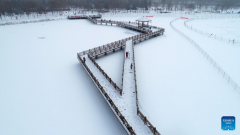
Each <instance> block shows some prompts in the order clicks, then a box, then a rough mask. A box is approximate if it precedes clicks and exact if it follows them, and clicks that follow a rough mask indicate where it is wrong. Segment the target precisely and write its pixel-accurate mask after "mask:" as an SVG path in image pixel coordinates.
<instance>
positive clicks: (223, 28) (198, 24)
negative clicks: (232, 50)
mask: <svg viewBox="0 0 240 135" xmlns="http://www.w3.org/2000/svg"><path fill="white" fill-rule="evenodd" d="M239 24H240V18H238V19H236V18H229V19H226V18H223V19H221V18H219V19H199V20H194V21H190V22H189V23H188V25H189V26H191V27H192V28H193V29H197V30H198V31H202V32H204V33H208V36H211V34H212V37H213V38H214V37H215V35H216V36H217V38H218V39H220V38H224V39H231V40H232V39H235V41H236V42H240V26H239Z"/></svg>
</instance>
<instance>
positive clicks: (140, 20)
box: [136, 17, 152, 27]
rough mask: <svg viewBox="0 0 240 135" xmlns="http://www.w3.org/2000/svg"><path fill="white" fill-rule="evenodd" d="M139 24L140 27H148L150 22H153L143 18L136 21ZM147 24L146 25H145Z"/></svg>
mask: <svg viewBox="0 0 240 135" xmlns="http://www.w3.org/2000/svg"><path fill="white" fill-rule="evenodd" d="M136 21H137V23H138V27H148V26H149V22H151V21H152V20H150V19H148V18H146V17H142V18H139V19H137V20H136ZM145 23H146V24H145Z"/></svg>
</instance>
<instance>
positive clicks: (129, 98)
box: [122, 40, 152, 135]
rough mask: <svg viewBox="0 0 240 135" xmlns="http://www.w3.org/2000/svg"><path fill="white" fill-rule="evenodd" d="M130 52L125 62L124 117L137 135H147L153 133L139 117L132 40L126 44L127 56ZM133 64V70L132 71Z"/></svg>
mask: <svg viewBox="0 0 240 135" xmlns="http://www.w3.org/2000/svg"><path fill="white" fill-rule="evenodd" d="M126 52H128V58H125V62H124V78H123V94H122V99H123V108H124V110H123V111H122V113H123V115H124V116H127V117H126V119H127V121H128V122H129V124H130V125H132V127H133V130H134V131H135V132H136V134H139V135H147V134H152V132H151V131H150V130H149V129H148V128H147V126H145V125H144V123H143V121H142V120H141V119H140V118H139V116H138V115H137V106H136V94H137V93H136V91H135V78H134V67H133V66H134V64H133V44H132V40H130V41H127V42H126V48H125V54H126ZM131 64H132V69H131Z"/></svg>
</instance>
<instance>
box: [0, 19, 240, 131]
mask: <svg viewBox="0 0 240 135" xmlns="http://www.w3.org/2000/svg"><path fill="white" fill-rule="evenodd" d="M138 18H140V16H135V17H134V16H133V17H117V16H113V17H112V16H110V15H108V16H107V17H103V19H111V20H119V21H135V20H136V19H138ZM175 18H176V17H169V16H162V17H161V16H159V17H153V18H152V20H153V21H152V25H154V26H159V27H163V28H165V31H166V32H165V34H164V35H163V36H160V37H157V38H153V39H150V40H147V41H144V42H142V43H140V44H137V45H136V46H135V58H136V70H137V84H138V94H139V100H140V106H141V110H142V112H143V113H144V115H146V116H147V117H148V119H149V120H150V122H152V124H153V125H154V126H156V127H157V130H158V131H159V132H160V133H161V134H162V135H175V134H178V135H193V134H194V135H202V134H205V135H212V134H218V135H239V134H240V130H238V129H239V128H240V126H239V125H238V124H237V125H236V126H237V127H236V130H235V131H233V132H224V131H222V130H221V117H222V116H235V117H236V119H238V118H239V117H240V108H239V106H240V96H239V95H238V94H237V93H236V92H235V91H234V90H233V89H232V87H231V86H230V85H229V84H228V83H227V81H226V80H225V79H223V78H222V77H221V75H220V74H219V73H218V71H217V70H216V69H215V68H214V67H213V66H212V64H211V63H210V62H209V61H208V60H207V59H206V58H205V57H204V56H203V55H202V54H201V53H200V52H199V51H198V50H197V49H196V48H195V47H194V46H193V45H192V44H191V43H190V42H188V41H187V40H186V39H185V38H183V37H182V36H181V35H179V34H178V33H176V32H175V31H174V30H173V29H172V28H171V27H170V24H169V23H170V21H172V20H173V19H175ZM206 21H207V20H206ZM193 22H194V21H193ZM173 25H174V26H176V27H177V28H179V29H181V30H182V31H183V32H185V33H186V34H187V35H189V36H192V38H193V39H194V40H196V42H197V43H199V44H200V45H202V47H203V49H206V51H208V52H209V54H211V55H212V56H213V58H214V59H215V60H217V61H218V62H219V63H220V64H221V66H223V67H224V68H225V70H226V71H228V73H229V74H230V75H232V76H233V77H234V78H235V80H238V82H239V76H238V75H239V74H240V72H239V70H237V69H239V68H238V67H239V64H238V63H239V62H238V61H237V60H239V57H238V56H239V55H237V54H240V52H239V49H235V48H237V47H235V46H234V47H230V46H227V45H226V46H224V43H221V46H222V47H219V48H218V47H216V46H215V42H217V41H210V40H213V39H205V38H206V37H201V36H202V35H197V34H198V33H194V31H191V30H189V29H187V28H185V27H184V25H183V20H179V21H176V22H174V23H173ZM135 34H137V32H134V31H131V30H128V29H123V28H119V27H115V26H112V27H111V26H104V25H103V26H101V25H95V24H93V23H91V22H90V21H88V20H62V21H54V22H42V23H34V24H22V25H12V26H3V27H0V37H1V45H0V56H1V57H0V61H1V64H0V67H1V68H0V69H1V70H0V74H1V76H0V88H1V89H0V107H1V109H2V110H3V111H0V134H3V135H8V134H18V135H32V134H59V135H66V134H71V135H76V134H99V135H112V134H115V135H118V134H119V135H123V134H126V132H125V131H124V129H123V128H122V126H121V124H120V123H119V121H118V120H117V119H116V117H115V116H114V114H113V112H112V111H111V109H110V108H109V107H108V105H107V104H106V102H105V101H104V99H103V97H102V95H101V94H100V93H99V92H98V90H97V88H96V86H94V85H93V82H92V81H91V79H90V78H89V76H88V75H87V73H86V72H85V70H84V69H83V67H82V66H81V65H80V64H79V62H78V60H77V58H76V55H77V52H80V51H83V50H87V49H90V48H93V47H98V46H100V45H105V44H107V43H110V42H113V41H116V40H119V39H123V38H126V37H130V36H133V35H135ZM195 34H196V35H195ZM208 42H214V43H213V44H214V45H211V46H207V45H208V44H207V43H208ZM224 50H227V52H225V53H224V57H225V56H226V59H224V58H223V56H221V55H220V54H223V52H224ZM233 50H235V51H233ZM123 54H124V53H123V50H122V51H117V52H115V53H111V54H108V56H103V57H100V58H99V59H97V60H96V62H97V63H99V65H100V66H101V67H102V69H103V70H105V71H106V73H108V75H109V76H110V77H112V78H113V80H114V81H115V82H116V83H117V84H118V85H119V86H121V83H122V82H121V79H122V78H121V75H122V64H123ZM229 54H231V55H229ZM226 61H228V63H226Z"/></svg>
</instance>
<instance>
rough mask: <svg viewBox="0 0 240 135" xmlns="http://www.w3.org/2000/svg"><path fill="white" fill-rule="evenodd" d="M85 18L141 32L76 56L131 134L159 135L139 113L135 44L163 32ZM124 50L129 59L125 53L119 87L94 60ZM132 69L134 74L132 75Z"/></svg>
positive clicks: (97, 22) (123, 23) (117, 22)
mask: <svg viewBox="0 0 240 135" xmlns="http://www.w3.org/2000/svg"><path fill="white" fill-rule="evenodd" d="M86 18H87V19H88V20H89V21H91V22H93V23H94V24H100V25H104V24H105V25H111V26H113V25H115V26H119V27H123V28H127V29H131V30H134V31H138V32H141V34H138V35H136V36H132V37H128V38H125V39H121V40H118V41H115V42H112V43H109V44H106V45H102V46H99V47H96V48H92V49H89V50H86V51H83V52H80V53H78V54H77V57H78V59H79V61H80V63H81V64H82V65H83V67H84V69H85V70H86V71H87V73H88V74H89V76H90V78H91V79H92V80H93V82H94V84H95V85H96V86H97V88H98V89H99V92H100V93H101V94H102V96H103V97H104V99H105V100H106V102H107V103H108V105H109V106H110V108H111V109H112V111H113V112H114V114H115V115H116V117H117V118H118V120H119V121H120V123H121V124H122V125H123V127H124V129H125V130H126V132H127V133H128V134H129V135H136V134H138V135H140V134H143V135H145V134H153V135H160V133H159V132H158V131H157V129H156V127H154V126H153V125H152V124H151V123H150V122H149V120H148V119H147V118H146V117H145V116H144V115H143V113H142V112H141V111H140V110H139V106H138V92H137V80H136V67H135V56H134V45H136V44H137V43H140V42H142V41H145V40H148V39H151V38H153V37H157V36H160V35H163V33H164V29H163V28H159V27H155V26H151V27H152V28H153V30H150V29H148V28H141V27H137V26H136V24H135V23H132V22H120V21H109V20H96V19H95V18H92V17H91V16H86ZM123 48H124V50H125V52H126V51H128V52H130V59H128V58H126V57H125V54H124V62H123V73H122V86H121V88H120V87H119V86H117V85H116V83H115V82H113V80H112V79H111V78H110V77H109V76H108V75H107V74H106V72H105V71H104V70H103V69H102V68H101V67H100V66H99V65H98V64H97V63H96V62H95V60H94V58H98V57H99V56H100V55H107V53H109V52H115V51H116V50H118V49H123ZM130 63H131V64H132V65H133V66H132V69H130ZM129 70H131V71H132V72H129ZM112 89H115V90H112ZM139 120H140V121H139ZM143 125H145V126H143Z"/></svg>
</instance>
